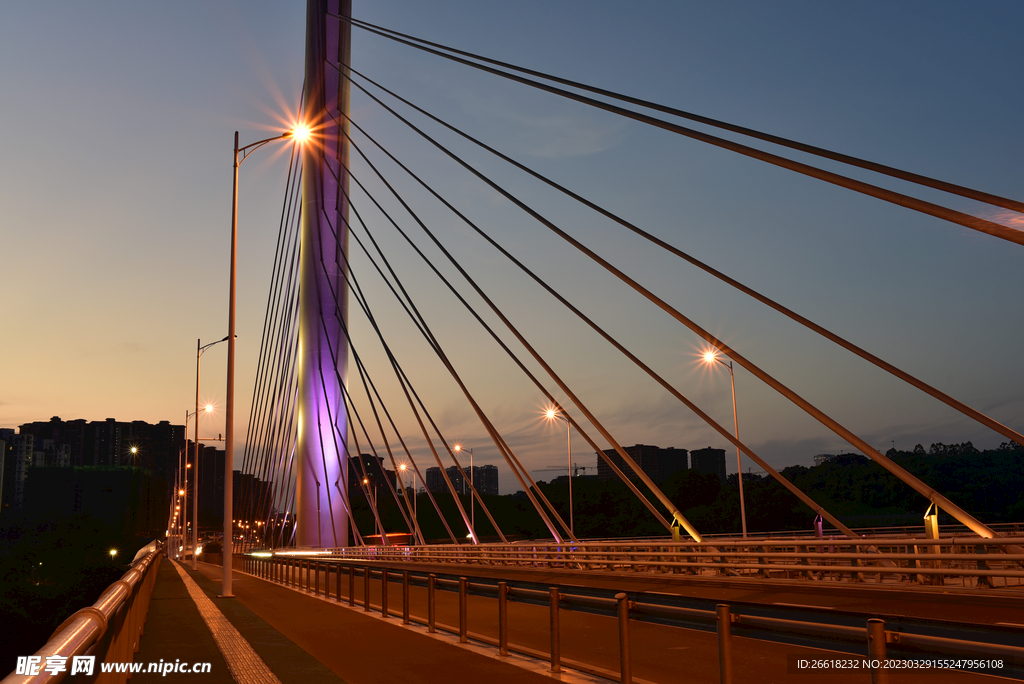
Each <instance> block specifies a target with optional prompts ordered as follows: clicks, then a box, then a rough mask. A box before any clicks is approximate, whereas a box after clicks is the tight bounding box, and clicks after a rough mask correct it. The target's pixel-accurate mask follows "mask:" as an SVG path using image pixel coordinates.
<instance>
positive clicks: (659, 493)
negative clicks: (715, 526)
mask: <svg viewBox="0 0 1024 684" xmlns="http://www.w3.org/2000/svg"><path fill="white" fill-rule="evenodd" d="M371 97H372V95H371ZM396 116H397V115H396ZM350 123H353V125H355V124H354V122H350ZM406 124H407V125H410V126H411V124H409V123H408V122H406ZM417 130H418V129H417ZM418 132H419V133H420V135H425V134H424V133H422V132H420V131H418ZM434 144H435V145H437V144H438V143H436V142H435V143H434ZM442 149H443V148H442ZM449 154H450V153H449ZM363 158H364V159H365V158H366V157H365V155H363ZM367 161H368V160H367ZM398 199H399V201H401V198H400V197H399V198H398ZM413 217H414V218H415V219H416V220H417V224H418V225H419V226H420V228H421V229H422V230H424V231H425V232H426V233H427V235H428V236H429V237H430V239H431V240H432V241H433V242H434V243H435V244H436V245H437V247H438V248H439V249H440V250H441V251H442V253H444V254H445V256H446V258H448V260H449V261H450V262H451V263H452V265H453V266H454V267H455V268H456V269H457V270H458V271H459V273H460V274H461V275H462V277H463V278H465V279H466V281H467V282H469V283H470V285H471V286H472V287H473V288H474V290H475V291H476V292H477V295H478V296H479V297H480V298H481V299H483V300H484V302H486V303H487V305H488V307H490V309H491V310H492V311H493V312H494V313H495V314H496V315H497V316H498V317H499V319H501V321H502V323H503V324H504V325H505V326H506V327H507V328H508V329H509V331H510V332H511V333H512V334H513V335H514V336H515V337H516V339H517V340H519V343H520V344H522V345H523V347H524V348H526V349H527V351H528V352H529V353H530V354H531V355H532V356H533V357H534V359H535V360H536V361H537V362H538V363H539V364H540V365H541V367H543V368H544V370H545V372H547V373H548V375H549V376H550V377H551V378H552V380H554V381H555V383H556V384H558V385H559V387H560V388H561V390H562V391H563V392H564V393H565V394H566V395H567V396H569V397H570V398H571V399H572V401H573V403H574V404H576V406H577V408H579V409H580V410H581V411H582V412H583V413H584V415H585V416H586V417H587V420H588V421H590V422H591V424H593V425H594V427H595V428H597V430H598V431H599V432H600V433H601V435H602V437H604V438H605V439H606V440H607V441H608V443H609V444H610V445H612V447H613V448H614V449H615V451H616V452H617V453H618V455H619V457H620V458H622V460H623V462H625V463H626V464H627V465H629V466H630V468H631V469H632V470H633V471H634V472H635V473H636V474H637V476H638V477H639V478H640V480H641V481H642V482H643V483H644V484H645V485H646V486H647V487H648V488H649V489H650V490H651V491H652V493H654V494H655V496H656V497H657V498H658V500H659V501H661V503H662V505H664V506H665V507H666V508H667V509H668V510H669V511H670V513H671V514H672V517H673V518H674V519H675V520H676V521H677V522H679V524H680V525H681V526H682V527H683V528H684V529H686V531H687V533H688V534H690V536H691V537H693V538H694V539H695V540H696V541H700V540H701V537H700V534H699V533H698V532H697V530H696V529H695V528H694V527H693V526H692V525H691V524H690V522H689V521H688V520H687V519H686V518H685V516H683V514H682V512H681V511H679V509H678V508H677V507H676V506H675V504H673V503H672V502H671V500H669V498H668V497H667V496H665V494H664V493H663V492H662V491H661V490H660V488H658V486H657V485H655V484H654V482H653V481H652V480H651V479H650V477H648V476H647V474H646V473H645V472H644V471H643V469H642V468H640V467H639V466H638V465H637V464H636V462H635V461H634V460H633V459H632V457H631V456H629V454H627V453H626V451H625V450H624V449H623V448H622V446H621V445H619V444H618V442H617V441H616V440H615V438H614V437H612V435H611V433H610V432H608V431H607V430H606V429H605V428H604V426H603V424H601V423H600V422H599V421H598V420H597V417H596V416H594V414H593V413H591V412H590V410H589V409H588V408H587V407H586V406H585V405H583V403H582V401H581V400H580V399H579V398H578V397H576V395H575V394H574V393H573V392H572V390H570V389H569V388H568V386H567V385H566V384H565V383H564V382H563V381H562V379H561V378H560V377H559V376H558V375H557V374H556V373H555V371H554V369H553V368H551V366H550V365H549V364H548V363H547V362H546V361H544V359H543V358H541V356H540V354H539V353H538V352H537V351H536V349H534V347H533V346H532V345H531V344H530V343H529V342H528V341H527V340H526V338H525V337H523V336H522V334H521V333H520V332H519V330H518V329H517V328H516V327H515V326H514V325H513V324H512V322H511V321H510V320H509V319H508V318H507V317H506V316H505V315H504V314H503V313H502V312H501V311H500V309H499V308H498V307H497V306H496V305H495V304H494V302H493V301H492V300H491V299H490V298H489V297H488V296H487V295H486V294H485V293H484V292H483V290H482V289H481V288H480V287H479V286H478V285H477V284H476V282H475V281H474V280H473V279H472V278H471V277H470V276H469V274H468V273H466V271H465V269H463V268H462V266H461V265H460V264H459V263H458V261H457V260H456V259H455V258H454V257H453V256H452V255H451V254H450V253H449V252H448V251H447V250H446V249H445V248H444V246H443V245H442V244H441V243H440V242H439V241H438V240H437V238H436V237H435V236H434V235H433V233H431V232H430V231H429V230H428V229H427V228H426V226H425V225H424V224H423V223H422V221H419V219H418V218H417V217H416V216H415V214H413ZM406 239H408V238H406ZM543 391H545V393H546V390H543ZM548 396H549V399H550V400H551V401H552V402H553V403H558V402H557V401H556V400H555V399H554V397H551V396H550V395H548ZM563 415H565V417H566V420H567V421H570V422H571V424H572V425H573V427H575V428H576V429H577V431H578V432H579V433H580V434H581V435H583V436H584V438H585V439H587V440H588V442H590V440H589V437H588V436H587V433H586V432H585V431H583V430H582V429H581V428H580V426H579V425H578V423H576V422H575V421H574V420H573V419H572V416H571V415H569V413H568V412H564V413H563ZM591 445H592V446H593V447H594V449H595V450H596V451H597V453H598V454H599V455H601V454H603V449H601V448H600V447H598V446H597V445H596V444H594V443H592V442H591ZM605 457H606V459H607V455H606V456H605ZM607 460H608V462H611V459H607ZM624 481H626V483H627V484H628V485H631V483H629V482H628V479H626V478H624ZM631 489H634V494H637V495H638V496H639V493H638V490H635V486H632V485H631ZM657 517H658V519H659V520H661V521H662V523H663V524H664V525H665V526H666V527H670V526H669V525H668V523H665V522H664V520H663V519H662V518H661V517H660V515H658V516H657Z"/></svg>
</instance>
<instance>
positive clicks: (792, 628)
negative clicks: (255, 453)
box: [235, 555, 1024, 682]
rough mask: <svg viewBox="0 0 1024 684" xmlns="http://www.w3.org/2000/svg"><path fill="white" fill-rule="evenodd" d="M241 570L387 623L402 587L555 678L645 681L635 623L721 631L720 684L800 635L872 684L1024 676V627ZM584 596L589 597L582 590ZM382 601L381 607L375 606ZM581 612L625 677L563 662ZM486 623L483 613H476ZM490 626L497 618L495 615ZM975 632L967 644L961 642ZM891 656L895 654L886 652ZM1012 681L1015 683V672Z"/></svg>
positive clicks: (312, 567) (421, 576)
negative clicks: (471, 611) (753, 653)
mask: <svg viewBox="0 0 1024 684" xmlns="http://www.w3.org/2000/svg"><path fill="white" fill-rule="evenodd" d="M235 566H236V568H237V569H238V570H240V571H242V572H245V573H248V574H250V575H253V576H255V577H259V578H262V579H265V580H269V581H272V582H276V583H278V584H282V585H285V586H288V587H291V588H294V589H297V590H299V591H304V592H308V593H312V594H314V595H317V596H321V595H322V596H324V597H326V598H328V599H333V600H335V601H338V602H343V601H344V602H347V603H348V605H349V606H356V605H361V606H362V607H363V610H364V611H366V612H370V611H374V610H376V611H379V612H380V614H381V615H382V616H383V617H389V616H391V615H396V612H394V610H393V608H392V607H391V606H390V605H389V600H388V593H389V591H388V587H389V586H390V585H393V584H397V583H401V587H402V588H401V595H402V605H401V617H402V623H403V624H410V623H412V622H416V623H418V624H421V625H424V626H426V628H427V631H428V632H436V631H444V632H448V633H450V634H453V635H457V636H458V638H459V641H460V642H462V643H466V642H467V641H469V640H473V641H475V642H479V643H484V644H488V645H490V646H493V647H496V648H497V649H498V652H499V654H500V655H502V656H505V655H508V653H509V652H516V653H520V654H523V655H526V656H530V657H533V658H538V659H542V660H545V661H549V662H550V668H551V671H552V672H559V671H560V670H561V668H562V666H563V665H564V666H567V667H571V668H573V669H576V670H580V671H583V672H587V673H589V674H592V675H596V676H599V677H603V678H607V679H611V680H617V681H620V682H641V681H643V680H639V679H636V678H635V677H634V676H633V674H632V670H633V667H632V665H633V663H632V655H631V646H630V635H629V631H630V622H631V621H648V622H657V623H661V624H669V625H671V626H676V627H682V628H686V629H699V630H704V631H715V632H716V633H717V640H718V648H719V675H720V681H721V682H732V640H733V637H734V636H741V637H747V638H754V639H760V640H763V641H775V642H782V643H793V642H792V639H793V638H794V637H799V638H801V639H802V640H803V641H804V643H808V644H810V645H814V646H816V647H819V648H826V649H828V650H831V651H839V652H845V653H851V654H856V655H858V656H863V655H864V654H867V655H868V661H866V662H867V663H868V667H869V668H870V669H872V680H871V681H872V682H885V681H886V679H885V678H886V676H887V673H886V671H885V669H884V666H883V665H882V664H881V663H882V662H884V661H885V660H886V659H887V658H908V657H913V656H914V655H915V654H918V655H920V654H926V655H927V654H936V653H938V654H941V655H942V656H943V657H948V656H949V655H951V654H956V655H959V656H961V657H965V658H969V659H974V660H976V661H979V660H984V661H994V660H995V659H998V660H999V663H1000V667H999V671H998V672H996V673H997V674H1003V675H1004V676H1005V675H1006V674H1010V670H1011V669H1013V668H1016V669H1013V672H1014V673H1016V676H1018V677H1019V676H1021V675H1022V674H1024V648H1022V647H1021V646H1018V645H1016V644H1019V643H1022V639H1021V637H1022V634H1021V630H1020V629H1016V628H1010V627H1001V626H996V627H983V626H965V625H960V624H957V623H942V622H939V621H935V620H914V619H907V618H892V619H890V621H891V622H892V624H891V627H892V628H891V629H887V625H886V622H885V621H884V620H882V619H879V618H877V617H872V618H870V619H867V618H865V617H863V616H860V615H857V614H853V613H843V612H840V611H833V610H824V609H823V610H815V609H813V608H809V607H805V608H801V609H799V610H796V609H794V608H791V607H788V608H787V607H779V606H765V605H759V604H747V603H741V602H733V603H731V604H725V603H717V604H716V603H715V601H712V600H701V599H695V598H692V597H681V596H669V595H665V594H661V593H647V592H628V593H627V592H622V591H616V590H612V589H598V588H588V589H586V590H583V589H582V588H581V587H572V586H566V585H557V586H544V585H542V584H538V583H535V582H528V581H523V582H510V581H507V580H503V581H498V580H495V579H494V578H488V577H469V576H467V575H465V574H459V575H438V574H436V573H431V572H425V571H417V570H411V569H409V566H408V565H406V564H396V565H393V566H392V567H387V566H386V565H383V564H381V563H380V562H374V563H366V562H358V561H356V562H353V561H342V560H339V559H336V558H325V557H320V558H315V559H313V558H300V557H297V556H288V555H280V556H272V557H258V556H245V557H241V558H238V559H236V563H235ZM357 578H358V579H360V580H361V582H362V596H361V597H358V596H357V590H356V584H357V582H356V580H357ZM375 579H379V581H380V591H379V593H378V595H377V596H374V597H371V581H372V580H375ZM411 587H417V588H420V589H423V590H425V592H426V616H422V617H416V616H413V615H411V611H410V588H411ZM441 591H448V592H452V593H457V594H458V613H457V614H458V624H451V625H449V624H442V623H441V622H439V621H438V619H437V612H438V611H437V593H438V592H441ZM584 591H585V592H586V593H583V592H584ZM470 595H472V596H484V597H490V598H493V599H494V600H495V608H494V609H493V610H496V612H497V618H498V620H497V625H498V633H497V638H495V637H494V636H492V635H484V634H478V633H473V632H470V631H469V627H468V625H469V622H470V618H469V615H468V604H469V601H468V597H469V596H470ZM373 599H376V600H377V601H378V602H377V604H376V605H374V603H373V602H372V601H373ZM510 601H517V602H522V603H530V604H534V605H538V606H547V608H548V611H549V634H550V646H549V649H548V650H547V651H546V652H545V651H541V650H538V649H536V648H530V647H528V646H525V645H522V644H515V643H512V642H511V641H510V636H509V626H508V603H509V602H510ZM566 610H569V611H582V612H588V613H594V614H598V615H604V616H607V617H611V618H614V619H615V620H616V624H617V625H618V635H617V636H618V644H619V653H618V661H619V671H618V672H615V671H612V670H609V669H607V668H603V667H600V666H597V665H595V664H593V663H586V662H581V661H578V660H571V659H568V658H565V657H563V656H562V652H561V632H560V624H561V622H560V620H561V617H560V616H561V613H562V612H563V611H566ZM478 617H479V616H478ZM491 619H493V616H492V618H491ZM965 633H966V634H968V635H969V636H971V637H972V638H969V639H962V638H958V636H956V635H961V636H962V635H963V634H965ZM887 652H888V655H887ZM1011 676H1014V675H1013V674H1011Z"/></svg>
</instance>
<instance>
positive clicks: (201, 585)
mask: <svg viewBox="0 0 1024 684" xmlns="http://www.w3.org/2000/svg"><path fill="white" fill-rule="evenodd" d="M179 569H181V572H179ZM187 583H191V585H192V592H191V593H190V591H189V586H188V584H187ZM218 590H219V587H218V586H217V585H215V584H214V583H213V582H211V581H210V580H209V579H207V578H206V577H205V576H204V575H202V574H201V573H193V572H192V571H191V570H189V569H187V566H181V565H179V566H178V567H177V568H176V567H175V564H174V563H171V562H167V561H165V562H163V563H161V564H160V568H159V570H158V575H157V581H156V585H155V587H154V589H153V598H152V600H151V602H150V608H149V615H148V617H147V619H146V627H145V632H144V633H143V636H142V640H141V642H140V645H139V652H138V653H136V654H135V662H137V663H143V664H144V665H146V666H148V664H149V663H157V662H162V663H175V662H181V663H184V664H188V665H190V666H191V665H194V664H195V663H210V672H209V673H203V674H194V673H192V672H187V673H184V672H173V671H172V672H168V673H167V674H166V675H164V674H162V672H161V673H156V672H152V673H147V672H142V673H139V674H137V675H135V676H134V677H132V681H139V682H143V683H144V682H155V681H162V682H174V681H190V682H192V683H193V684H236V682H238V683H239V684H241V683H242V682H245V683H246V684H249V683H252V684H255V683H257V682H267V683H268V684H272V683H273V682H275V681H279V682H280V683H281V684H307V683H308V682H318V683H319V682H323V683H324V684H346V683H345V681H344V680H343V679H341V678H340V677H339V676H338V675H336V674H335V673H334V672H332V671H331V670H330V669H328V668H327V667H325V666H324V665H322V664H321V663H320V662H318V661H317V660H316V658H314V657H313V656H311V655H310V654H309V653H307V652H306V651H304V650H302V649H301V648H300V647H299V646H297V645H296V644H295V643H294V642H292V641H291V640H290V639H288V638H287V637H285V636H283V635H282V634H281V633H280V632H278V631H277V630H276V629H274V628H273V627H271V626H270V625H268V624H267V623H266V622H264V621H263V620H262V619H261V618H259V617H258V616H257V615H256V614H255V613H253V612H252V611H251V610H249V609H248V608H246V607H245V606H244V605H242V604H241V603H240V602H239V601H238V600H237V599H219V598H217V592H218ZM193 594H194V595H193ZM204 614H205V617H206V618H208V619H209V620H211V621H212V623H213V624H214V630H215V631H216V632H217V638H215V637H214V631H211V627H210V626H209V624H208V623H207V621H206V620H204ZM232 632H233V633H232ZM218 640H219V641H220V642H221V643H222V645H224V650H225V651H226V652H227V653H228V658H229V659H230V660H231V661H232V662H231V664H230V665H229V663H228V661H227V660H225V656H224V652H222V650H221V649H220V648H218ZM257 661H258V662H257ZM264 663H265V667H264V666H263V665H262V664H264ZM233 671H234V673H235V676H232V672H233Z"/></svg>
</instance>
